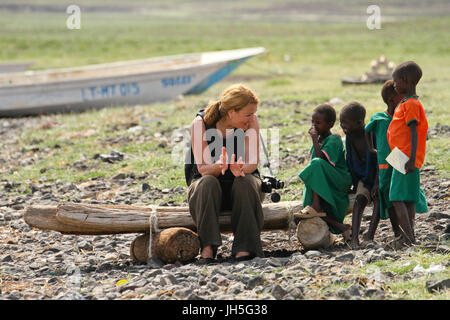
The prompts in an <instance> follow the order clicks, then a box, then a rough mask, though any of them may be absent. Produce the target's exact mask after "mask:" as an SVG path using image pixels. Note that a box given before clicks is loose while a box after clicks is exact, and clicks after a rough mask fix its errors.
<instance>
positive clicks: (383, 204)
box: [364, 80, 403, 240]
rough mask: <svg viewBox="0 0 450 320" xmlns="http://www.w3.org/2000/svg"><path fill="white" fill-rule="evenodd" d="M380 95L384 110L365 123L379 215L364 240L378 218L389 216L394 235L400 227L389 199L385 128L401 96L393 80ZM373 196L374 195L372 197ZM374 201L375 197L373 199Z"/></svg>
mask: <svg viewBox="0 0 450 320" xmlns="http://www.w3.org/2000/svg"><path fill="white" fill-rule="evenodd" d="M381 96H382V98H383V101H384V103H386V105H387V109H386V111H384V112H377V113H375V114H374V115H372V117H371V118H370V121H369V123H368V124H367V125H366V139H367V144H368V145H369V150H370V151H371V152H372V153H375V154H376V155H377V162H378V176H377V179H376V183H375V187H374V192H377V194H378V199H379V208H380V209H379V215H374V216H373V219H372V221H371V223H370V226H369V230H368V232H367V233H366V235H365V237H364V239H365V240H373V238H374V236H375V230H376V229H377V226H378V222H379V219H380V218H381V219H383V220H384V219H387V218H389V219H390V221H391V224H392V230H393V231H394V235H395V237H398V236H399V235H400V229H399V227H398V222H397V220H396V215H395V212H394V207H393V205H392V202H390V201H389V187H390V184H391V175H392V167H391V166H390V165H389V164H388V163H387V161H386V157H387V156H388V155H389V153H390V152H391V148H390V147H389V143H388V141H387V130H388V127H389V124H390V123H391V120H392V115H393V114H394V110H395V108H396V107H397V105H398V103H399V102H400V100H402V98H403V96H402V95H401V94H399V93H398V92H397V91H395V88H394V81H392V80H387V81H386V82H385V83H384V85H383V88H382V89H381ZM372 135H375V139H376V150H375V149H374V145H373V139H372V137H371V136H372ZM374 198H375V197H374ZM374 201H375V199H374Z"/></svg>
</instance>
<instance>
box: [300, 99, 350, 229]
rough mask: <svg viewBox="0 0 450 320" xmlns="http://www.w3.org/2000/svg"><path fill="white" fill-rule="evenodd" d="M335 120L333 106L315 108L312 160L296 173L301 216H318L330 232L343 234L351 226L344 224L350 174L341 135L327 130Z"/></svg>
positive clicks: (311, 129)
mask: <svg viewBox="0 0 450 320" xmlns="http://www.w3.org/2000/svg"><path fill="white" fill-rule="evenodd" d="M335 121H336V111H335V110H334V109H333V107H332V106H330V105H327V104H322V105H320V106H318V107H317V108H315V109H314V111H313V114H312V126H311V128H310V129H309V131H308V133H309V134H310V136H311V139H312V144H313V146H312V147H311V151H310V152H311V163H310V164H309V165H308V166H307V167H306V168H305V169H303V170H302V171H301V172H300V173H299V177H300V179H302V180H303V182H304V183H305V189H304V192H303V208H304V209H303V210H302V211H301V213H300V217H301V218H310V217H315V216H319V217H322V219H323V220H325V221H326V222H327V224H328V226H329V228H330V231H331V232H332V233H336V234H337V233H344V232H348V231H350V229H351V226H350V225H345V224H343V221H344V217H345V214H346V212H347V209H348V205H349V200H348V197H347V193H348V190H349V189H350V185H351V181H352V179H351V176H350V173H349V172H348V169H347V165H346V164H345V154H344V145H343V143H342V140H341V137H340V136H338V135H335V134H332V133H331V131H330V129H331V128H332V127H333V126H334V123H335Z"/></svg>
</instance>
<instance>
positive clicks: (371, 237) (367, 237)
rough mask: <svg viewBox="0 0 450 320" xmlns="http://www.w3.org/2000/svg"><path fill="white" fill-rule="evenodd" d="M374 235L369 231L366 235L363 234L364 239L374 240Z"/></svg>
mask: <svg viewBox="0 0 450 320" xmlns="http://www.w3.org/2000/svg"><path fill="white" fill-rule="evenodd" d="M373 238H374V237H373V236H372V235H370V234H367V233H365V234H364V235H363V241H373Z"/></svg>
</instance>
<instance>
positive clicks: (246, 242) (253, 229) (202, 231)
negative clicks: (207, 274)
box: [188, 174, 264, 257]
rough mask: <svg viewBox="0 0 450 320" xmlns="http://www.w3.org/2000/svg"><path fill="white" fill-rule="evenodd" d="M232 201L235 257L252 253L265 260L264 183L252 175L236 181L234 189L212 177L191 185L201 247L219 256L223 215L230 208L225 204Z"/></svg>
mask: <svg viewBox="0 0 450 320" xmlns="http://www.w3.org/2000/svg"><path fill="white" fill-rule="evenodd" d="M223 188H226V189H227V190H223ZM230 189H231V190H230ZM228 199H229V201H231V204H229V205H230V207H231V228H232V231H233V234H234V241H233V246H232V252H231V254H232V255H233V256H234V255H236V253H238V252H241V251H248V252H250V253H251V254H253V255H255V256H257V257H263V256H264V254H263V251H262V245H261V237H260V234H261V230H262V227H263V224H264V216H263V211H262V206H261V202H262V201H263V200H264V196H263V193H262V192H261V179H260V178H258V177H256V176H254V175H252V174H247V175H246V176H245V177H238V178H235V179H234V181H233V182H232V184H231V185H227V184H225V183H222V184H221V182H220V181H219V179H217V178H216V177H214V176H211V175H205V176H203V177H201V178H199V179H196V180H194V181H193V182H192V183H191V185H190V186H189V189H188V202H189V211H190V213H191V216H192V219H193V220H194V222H195V224H196V226H197V234H198V237H199V239H200V246H201V247H202V248H203V247H205V246H208V245H210V246H212V247H213V249H214V252H216V250H217V247H218V246H220V245H221V244H222V237H221V236H220V226H219V214H220V212H221V211H222V210H223V208H226V207H229V206H228V205H226V204H223V203H222V202H223V200H225V201H227V200H228Z"/></svg>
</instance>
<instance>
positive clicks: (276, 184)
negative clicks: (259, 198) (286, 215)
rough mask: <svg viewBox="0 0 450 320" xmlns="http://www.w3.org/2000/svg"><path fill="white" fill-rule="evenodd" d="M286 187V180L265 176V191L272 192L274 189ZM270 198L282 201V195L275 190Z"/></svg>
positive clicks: (263, 183)
mask: <svg viewBox="0 0 450 320" xmlns="http://www.w3.org/2000/svg"><path fill="white" fill-rule="evenodd" d="M281 188H284V182H283V181H281V180H279V179H277V178H275V177H273V176H263V180H262V185H261V191H262V192H264V193H272V189H281ZM270 199H271V200H272V201H273V202H278V201H280V199H281V197H280V195H279V194H278V193H276V192H274V193H272V194H271V195H270Z"/></svg>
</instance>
